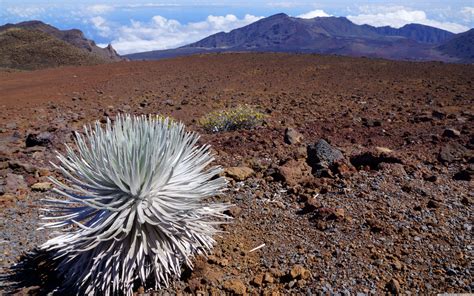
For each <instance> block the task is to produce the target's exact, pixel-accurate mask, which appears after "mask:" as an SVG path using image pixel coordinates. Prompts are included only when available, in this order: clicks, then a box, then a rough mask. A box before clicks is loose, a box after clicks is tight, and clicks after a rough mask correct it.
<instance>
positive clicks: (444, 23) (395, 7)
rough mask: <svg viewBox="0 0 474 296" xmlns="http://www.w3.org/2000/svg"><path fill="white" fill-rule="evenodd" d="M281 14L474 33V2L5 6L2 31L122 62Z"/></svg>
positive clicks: (0, 7) (106, 1)
mask: <svg viewBox="0 0 474 296" xmlns="http://www.w3.org/2000/svg"><path fill="white" fill-rule="evenodd" d="M279 12H284V13H286V14H288V15H290V16H295V17H303V18H312V17H318V16H345V17H348V18H349V19H350V20H351V21H353V22H354V23H357V24H370V25H374V26H383V25H389V26H392V27H401V26H403V25H405V24H408V23H421V24H425V25H430V26H434V27H439V28H442V29H445V30H449V31H452V32H455V33H459V32H463V31H466V30H468V29H470V28H473V27H474V0H469V1H466V0H463V1H461V0H432V1H425V0H421V1H419V0H411V1H407V0H398V1H379V0H371V1H368V0H366V1H360V0H332V1H330V0H323V1H285V0H281V1H278V0H274V1H257V0H254V1H238V0H237V1H230V0H224V1H191V0H187V1H185V0H181V1H165V0H163V1H154V0H143V1H125V0H118V1H111V0H102V1H90V0H82V1H77V0H76V1H71V0H62V1H59V0H49V1H41V0H38V1H33V0H30V1H25V0H15V1H13V0H0V24H4V23H17V22H21V21H25V20H32V19H37V20H41V21H44V22H46V23H49V24H51V25H53V26H55V27H58V28H61V29H71V28H77V29H80V30H82V31H83V32H84V33H85V34H86V36H87V37H88V38H91V39H94V40H95V41H96V42H97V43H98V44H99V45H102V46H105V45H107V44H108V43H112V45H113V46H114V47H115V48H116V49H117V51H118V52H119V53H121V54H126V53H132V52H140V51H147V50H155V49H166V48H174V47H178V46H181V45H185V44H188V43H191V42H194V41H197V40H200V39H202V38H204V37H206V36H208V35H210V34H214V33H217V32H220V31H226V32H227V31H230V30H232V29H235V28H238V27H242V26H245V25H247V24H249V23H252V22H254V21H256V20H258V19H260V18H262V17H267V16H270V15H272V14H275V13H279Z"/></svg>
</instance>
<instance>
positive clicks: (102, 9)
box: [86, 4, 115, 14]
mask: <svg viewBox="0 0 474 296" xmlns="http://www.w3.org/2000/svg"><path fill="white" fill-rule="evenodd" d="M113 10H115V7H113V6H110V5H106V4H96V5H91V6H87V7H86V11H87V12H89V13H92V14H105V13H108V12H111V11H113Z"/></svg>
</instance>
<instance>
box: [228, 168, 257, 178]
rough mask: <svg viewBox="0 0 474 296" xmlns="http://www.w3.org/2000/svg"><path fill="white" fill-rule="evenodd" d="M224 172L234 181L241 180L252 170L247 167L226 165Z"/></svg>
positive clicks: (250, 173)
mask: <svg viewBox="0 0 474 296" xmlns="http://www.w3.org/2000/svg"><path fill="white" fill-rule="evenodd" d="M224 173H225V174H226V175H227V176H229V177H231V178H232V179H234V180H236V181H243V180H245V179H247V178H248V177H250V176H251V175H253V174H254V170H253V169H251V168H249V167H228V168H226V169H225V170H224Z"/></svg>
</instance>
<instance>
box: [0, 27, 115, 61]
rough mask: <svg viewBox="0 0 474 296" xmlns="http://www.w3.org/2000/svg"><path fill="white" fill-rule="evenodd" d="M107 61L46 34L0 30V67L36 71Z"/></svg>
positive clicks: (11, 29)
mask: <svg viewBox="0 0 474 296" xmlns="http://www.w3.org/2000/svg"><path fill="white" fill-rule="evenodd" d="M105 62H108V60H106V59H104V58H101V57H99V56H97V55H93V54H90V53H87V52H85V51H83V50H81V49H79V48H77V47H74V46H72V45H70V44H69V43H66V42H64V41H62V40H59V39H57V38H55V37H52V36H51V35H49V34H46V33H43V32H40V31H32V30H25V29H18V28H10V29H7V30H3V31H0V68H7V69H20V70H36V69H43V68H50V67H59V66H69V65H92V64H100V63H105Z"/></svg>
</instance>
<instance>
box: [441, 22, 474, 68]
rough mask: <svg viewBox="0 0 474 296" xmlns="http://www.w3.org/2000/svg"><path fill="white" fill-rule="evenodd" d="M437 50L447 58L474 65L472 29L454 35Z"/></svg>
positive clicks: (473, 31) (473, 30)
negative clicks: (450, 57) (458, 59)
mask: <svg viewBox="0 0 474 296" xmlns="http://www.w3.org/2000/svg"><path fill="white" fill-rule="evenodd" d="M438 50H440V51H441V52H443V53H444V54H446V55H448V56H452V57H457V58H460V59H461V60H462V61H463V62H465V63H471V64H472V63H474V29H471V30H469V31H467V32H464V33H462V34H458V35H456V36H455V37H454V38H452V39H450V40H449V41H448V42H446V43H444V44H442V45H440V46H439V47H438Z"/></svg>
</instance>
